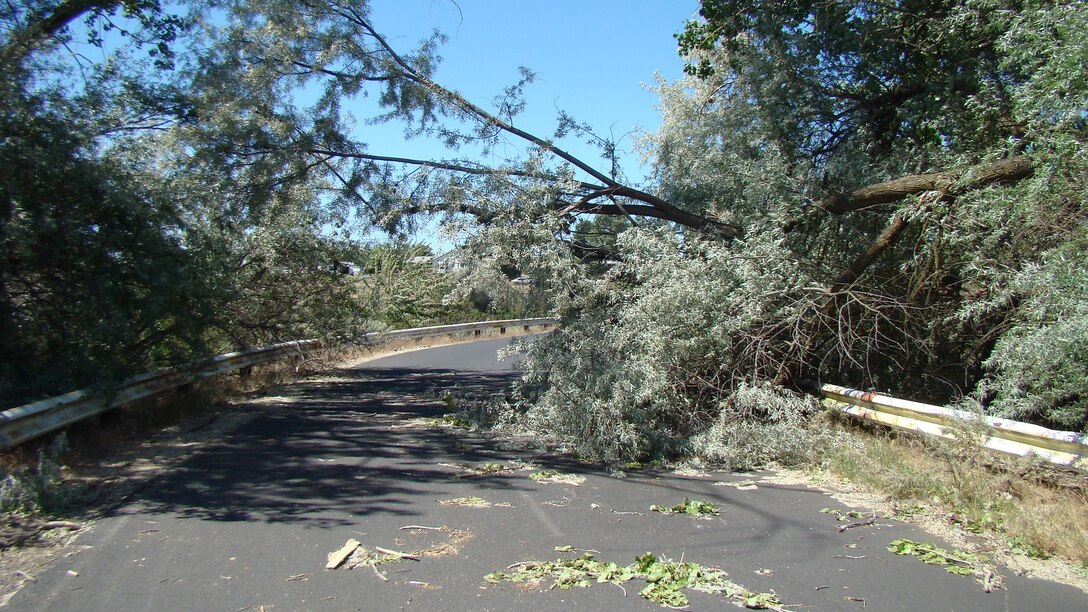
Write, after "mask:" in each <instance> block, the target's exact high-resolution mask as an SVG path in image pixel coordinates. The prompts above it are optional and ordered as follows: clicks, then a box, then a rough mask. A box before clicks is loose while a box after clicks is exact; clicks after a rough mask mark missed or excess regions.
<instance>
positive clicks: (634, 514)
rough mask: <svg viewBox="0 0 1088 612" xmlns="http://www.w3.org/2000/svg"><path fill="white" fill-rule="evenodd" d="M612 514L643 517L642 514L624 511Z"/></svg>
mask: <svg viewBox="0 0 1088 612" xmlns="http://www.w3.org/2000/svg"><path fill="white" fill-rule="evenodd" d="M612 514H629V515H632V516H642V513H641V512H624V511H622V510H613V511H612Z"/></svg>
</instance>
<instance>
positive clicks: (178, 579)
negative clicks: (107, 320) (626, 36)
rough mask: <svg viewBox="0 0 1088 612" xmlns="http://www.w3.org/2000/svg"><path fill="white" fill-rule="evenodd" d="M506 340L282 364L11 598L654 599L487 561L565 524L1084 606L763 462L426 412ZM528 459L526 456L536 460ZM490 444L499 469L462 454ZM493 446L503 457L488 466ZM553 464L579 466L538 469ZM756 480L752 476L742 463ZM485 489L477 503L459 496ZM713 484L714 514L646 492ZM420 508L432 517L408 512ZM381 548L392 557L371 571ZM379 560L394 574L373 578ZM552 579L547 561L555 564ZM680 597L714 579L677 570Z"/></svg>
mask: <svg viewBox="0 0 1088 612" xmlns="http://www.w3.org/2000/svg"><path fill="white" fill-rule="evenodd" d="M502 344H504V341H485V342H477V343H472V344H465V345H457V346H450V347H443V348H437V349H429V350H425V351H415V352H410V353H403V354H400V355H394V356H392V357H388V358H385V359H382V360H378V361H373V362H370V363H367V364H364V365H363V366H361V367H358V368H355V369H351V370H346V371H342V372H339V373H337V375H336V376H332V377H324V378H320V379H315V380H312V381H306V382H301V383H297V384H294V385H291V386H289V387H286V388H284V389H282V390H280V391H277V392H276V393H275V394H274V395H273V396H272V397H269V398H265V399H264V400H261V401H255V402H253V404H252V405H251V406H250V407H249V408H248V409H250V410H253V411H256V412H257V416H256V418H254V419H252V420H250V421H249V422H247V423H246V424H244V425H243V426H241V427H240V428H239V429H237V430H235V431H233V432H231V433H229V434H227V435H226V436H225V437H223V438H222V439H219V440H214V441H212V442H211V443H209V444H207V445H205V446H204V447H202V449H201V450H200V451H198V452H196V453H195V454H194V455H193V456H192V457H190V458H189V459H188V460H187V461H185V462H184V464H182V465H181V466H180V467H179V468H178V469H175V470H171V471H170V472H169V473H167V474H163V475H161V476H159V477H156V478H155V479H153V480H152V481H151V482H150V483H148V484H147V485H145V486H144V487H143V488H142V489H141V490H140V491H139V492H138V493H137V494H136V495H135V496H134V497H133V498H132V499H131V500H130V501H129V502H128V503H126V504H125V505H123V506H121V507H119V508H117V509H116V510H115V511H113V512H112V514H111V515H110V516H108V517H107V518H104V519H102V520H99V521H97V522H96V523H95V524H94V525H92V526H91V528H90V529H89V530H88V531H87V532H86V533H84V534H82V535H81V536H80V537H79V538H78V539H77V540H76V541H75V542H74V544H73V545H72V547H71V549H70V551H69V552H68V554H67V555H64V556H62V557H61V558H60V559H59V560H58V561H57V562H56V563H55V565H54V566H53V567H52V568H51V569H50V570H48V571H47V572H46V573H44V574H42V575H40V576H37V577H36V578H37V581H36V582H34V583H31V584H29V585H28V586H26V587H25V588H24V589H23V590H22V591H20V592H19V593H18V594H17V595H15V597H14V598H13V599H12V600H11V602H10V604H9V605H10V606H11V607H12V608H14V609H17V610H81V611H94V610H102V611H110V612H113V611H118V610H155V611H166V610H200V611H205V610H224V611H241V610H253V611H258V610H265V611H272V610H275V611H276V612H281V611H290V610H397V609H416V608H419V609H425V610H431V611H433V610H601V609H624V610H627V609H630V610H660V609H661V608H660V607H659V606H658V605H656V604H654V603H652V602H649V601H646V600H644V599H642V598H640V597H639V596H638V591H639V590H640V589H641V588H642V584H636V583H634V582H632V583H629V584H628V585H626V587H625V588H620V587H617V586H615V585H612V584H594V585H592V586H590V587H589V588H574V589H570V590H562V589H551V590H547V589H531V588H523V587H521V586H519V585H515V584H509V583H503V584H502V585H486V584H485V583H484V580H483V577H484V576H485V575H486V574H488V573H490V572H493V571H496V570H502V569H504V568H507V567H508V566H511V564H515V563H517V562H524V561H547V560H555V559H557V558H570V557H572V556H576V555H577V551H576V552H575V553H560V552H556V550H555V548H556V547H558V546H571V547H573V548H574V549H590V550H593V551H596V552H595V553H594V554H595V556H596V558H597V559H600V560H603V561H615V562H617V563H619V564H621V565H623V564H627V563H630V562H632V561H633V560H634V558H635V557H636V556H638V555H641V554H643V553H645V552H647V551H652V552H654V553H655V554H657V555H658V556H664V557H668V558H671V559H675V560H680V559H683V560H684V561H692V562H696V563H700V564H702V565H705V566H713V567H717V568H720V569H723V570H725V571H727V572H729V575H730V578H731V579H732V580H734V581H735V582H737V583H740V584H742V585H744V586H746V587H748V588H749V589H753V590H759V591H772V590H773V591H774V592H775V593H777V595H778V596H779V597H780V598H781V600H782V601H784V602H785V603H786V604H787V605H789V606H792V607H794V608H796V609H800V610H860V609H864V610H912V611H914V610H957V611H960V610H1084V609H1088V598H1086V597H1085V595H1084V594H1083V593H1081V592H1080V591H1077V590H1075V589H1073V588H1071V587H1066V586H1061V585H1055V584H1052V583H1046V582H1042V581H1037V580H1031V579H1026V578H1020V577H1017V576H1015V575H1011V574H1010V575H1008V576H1006V578H1005V584H1006V585H1007V590H1005V591H996V592H993V593H984V592H982V590H981V589H980V588H979V586H978V584H977V583H975V582H974V581H973V580H972V579H971V578H969V577H964V576H957V575H953V574H949V573H947V572H945V571H944V570H943V569H942V568H940V567H935V566H929V565H925V564H923V563H921V562H919V561H918V560H917V559H914V558H908V557H901V556H897V555H894V554H892V553H890V552H888V551H887V550H886V547H887V545H888V543H889V542H890V541H891V540H893V539H895V538H900V537H905V538H912V539H915V540H923V541H929V540H931V539H932V538H930V537H929V536H927V535H926V534H924V533H922V532H920V531H918V530H917V529H915V528H913V527H911V526H909V525H904V524H901V523H896V522H895V521H891V520H883V519H882V520H879V521H877V523H876V525H873V526H865V527H858V528H855V529H850V530H847V531H844V532H839V531H838V530H837V529H836V527H837V526H839V525H841V524H842V523H841V522H838V521H836V519H835V517H834V516H832V515H830V514H827V513H821V512H820V510H821V509H822V508H825V507H829V506H830V507H838V508H839V509H841V510H842V511H843V512H845V511H846V510H848V508H845V507H842V505H841V504H837V503H836V502H835V501H834V500H832V499H830V498H829V497H827V496H826V495H825V494H823V493H820V492H818V491H815V490H811V489H807V488H805V487H800V486H784V485H777V484H773V483H768V482H763V481H762V475H760V474H754V475H753V474H721V473H712V474H695V475H687V476H682V475H677V474H675V473H672V472H660V473H658V472H653V471H645V472H643V471H640V472H628V473H627V474H626V477H623V478H619V477H616V476H615V475H611V474H609V472H608V471H606V470H605V469H603V468H600V467H596V466H591V465H583V464H578V463H576V462H573V461H570V460H569V459H568V460H564V459H563V458H561V457H554V456H548V455H546V454H543V453H540V452H538V451H531V450H518V448H517V447H516V445H511V444H508V443H503V442H501V441H497V440H494V439H489V438H487V437H484V436H478V435H475V434H472V433H470V432H467V431H466V430H463V429H459V428H455V427H449V426H442V425H439V424H437V423H435V422H433V421H428V420H426V419H434V418H435V417H441V415H442V414H444V413H445V412H448V408H447V406H446V405H445V403H444V402H443V401H442V400H441V396H440V394H441V392H442V391H443V390H453V391H455V392H456V393H457V394H458V395H459V396H460V397H484V396H487V395H488V394H491V393H496V392H501V391H502V389H504V388H505V386H506V385H507V384H508V383H509V381H510V380H511V377H512V376H513V372H512V367H511V365H510V364H502V363H499V362H498V361H497V360H496V359H495V351H496V350H497V349H498V348H499V347H500V346H501V345H502ZM530 462H531V463H532V464H534V467H531V468H528V469H520V468H521V467H522V466H525V465H526V464H527V463H530ZM486 464H496V465H497V464H501V465H503V466H506V467H507V468H510V469H507V470H505V471H502V472H500V473H497V474H490V475H489V474H480V473H478V472H473V471H471V470H469V469H468V467H471V466H477V467H479V466H484V465H486ZM492 467H494V466H492ZM545 468H549V469H552V470H555V471H557V472H560V473H563V474H573V475H577V476H582V477H584V478H585V482H584V483H582V484H580V485H577V486H576V485H574V484H562V483H548V482H537V481H535V480H532V479H530V478H529V474H531V473H534V472H539V471H540V470H543V469H545ZM744 481H755V483H756V484H755V488H751V487H750V486H740V487H738V486H728V484H727V483H732V484H733V485H737V483H740V482H744ZM465 497H478V498H482V499H483V500H486V501H487V502H489V503H490V504H491V506H490V507H487V508H473V507H464V506H459V505H453V504H449V503H442V502H444V501H445V502H448V501H450V500H453V499H456V498H465ZM685 498H692V499H700V500H707V501H711V502H714V503H716V504H717V505H718V506H719V508H720V509H721V514H720V515H719V516H717V517H714V518H711V519H709V520H697V519H694V518H692V517H689V516H683V515H680V516H666V515H663V514H660V513H657V512H650V506H651V505H654V504H657V505H664V506H672V505H675V504H678V503H680V502H682V501H684V499H685ZM409 525H420V526H426V527H433V528H438V527H441V528H443V529H442V530H436V529H427V530H423V529H409V530H405V529H402V527H405V526H409ZM352 538H354V539H356V540H358V541H359V542H361V543H362V545H363V546H364V547H375V546H378V547H384V548H387V549H393V550H398V551H408V552H420V553H421V557H420V560H419V561H411V560H409V561H404V562H402V563H396V564H389V565H381V566H378V567H377V568H372V567H370V566H367V565H363V566H360V567H358V568H356V569H351V570H349V569H344V568H340V569H334V570H326V569H324V567H325V564H326V560H327V555H328V554H329V553H331V552H333V551H336V550H337V549H339V548H340V547H342V546H343V545H344V544H345V542H346V541H347V540H349V539H352ZM375 569H378V570H380V571H381V572H382V577H379V575H378V572H377V571H375ZM383 578H384V579H383ZM546 584H547V583H545V586H546ZM688 595H689V597H690V606H691V609H696V610H700V609H719V608H722V607H725V606H729V605H730V604H729V603H728V602H726V600H723V599H722V598H721V597H717V596H713V595H709V594H705V593H699V592H688Z"/></svg>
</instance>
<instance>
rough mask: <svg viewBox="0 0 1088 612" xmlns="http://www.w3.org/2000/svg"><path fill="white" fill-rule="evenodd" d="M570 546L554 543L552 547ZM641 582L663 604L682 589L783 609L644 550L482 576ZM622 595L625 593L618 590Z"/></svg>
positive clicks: (710, 571) (535, 584)
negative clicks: (632, 555)
mask: <svg viewBox="0 0 1088 612" xmlns="http://www.w3.org/2000/svg"><path fill="white" fill-rule="evenodd" d="M560 548H562V549H564V550H566V549H568V548H570V547H557V550H558V549H560ZM635 580H638V581H642V582H644V583H645V586H644V587H643V588H642V590H641V591H639V596H641V597H643V598H644V599H647V600H649V601H652V602H654V603H656V604H659V605H661V606H662V607H665V608H674V609H675V608H682V607H684V606H686V605H688V597H687V595H686V594H685V593H684V590H685V589H690V590H693V591H700V592H703V593H709V594H712V595H719V596H721V597H724V598H726V599H728V600H730V601H731V602H732V603H735V604H737V605H741V606H744V607H747V608H753V609H772V610H783V609H784V608H783V604H782V602H781V601H780V600H779V599H778V596H777V595H775V594H774V593H773V592H771V593H759V592H754V591H749V590H748V589H746V588H744V587H743V586H741V585H739V584H737V583H736V582H733V581H732V580H729V578H728V574H727V573H726V572H724V571H722V570H720V569H717V568H713V567H706V566H702V565H698V564H696V563H692V562H683V561H680V562H675V561H670V560H668V559H664V558H658V557H657V556H655V555H654V554H652V553H646V554H644V555H642V556H640V557H637V558H636V559H635V562H634V563H631V564H630V565H623V566H621V565H618V564H616V563H614V562H605V561H598V560H597V559H595V558H594V556H593V554H591V553H585V554H583V555H581V556H580V557H576V558H574V559H557V560H555V561H544V562H538V561H522V562H519V563H514V564H512V565H509V566H507V567H506V568H505V569H504V570H502V571H498V572H492V573H490V574H488V575H486V576H484V582H485V583H487V584H501V583H503V582H511V583H519V584H523V585H525V586H526V587H527V588H529V589H531V590H536V589H544V588H546V589H549V590H550V589H556V588H558V589H564V590H565V589H571V588H575V587H577V588H588V587H590V586H592V585H594V584H605V583H610V584H614V585H616V586H618V587H620V588H621V589H623V585H624V584H626V583H628V582H632V581H635ZM623 591H624V594H626V593H627V590H626V589H623Z"/></svg>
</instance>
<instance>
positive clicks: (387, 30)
mask: <svg viewBox="0 0 1088 612" xmlns="http://www.w3.org/2000/svg"><path fill="white" fill-rule="evenodd" d="M372 9H373V12H372V20H373V23H374V25H375V27H377V28H378V30H379V31H380V32H382V33H383V34H384V35H385V36H386V37H387V38H388V40H389V42H390V44H392V45H393V47H394V48H396V49H397V50H398V51H408V50H410V49H412V48H414V47H415V46H416V43H417V42H418V41H419V40H420V39H422V38H425V37H427V36H428V35H429V34H430V33H431V32H432V31H433V30H435V29H438V30H441V31H442V32H443V33H445V34H446V35H447V36H448V37H449V41H448V42H447V43H446V44H445V45H444V46H443V47H442V48H441V50H440V52H439V53H440V55H441V56H442V57H443V62H442V64H441V65H440V68H439V70H438V73H437V75H436V80H437V81H438V82H439V83H441V84H442V85H444V86H446V87H448V88H451V89H455V90H457V91H458V92H459V93H461V94H462V95H464V96H465V97H467V98H468V99H469V100H470V101H472V102H474V103H477V104H480V105H481V106H484V107H488V106H489V105H488V103H489V102H490V100H491V99H492V98H493V97H494V96H496V95H497V94H499V93H500V92H501V91H502V89H503V88H504V87H506V86H508V85H511V84H513V83H515V82H516V81H517V80H518V77H519V73H518V67H519V66H525V67H527V68H529V69H531V70H532V71H533V72H535V73H536V75H537V80H536V82H535V83H533V84H532V85H531V86H530V87H529V89H528V90H527V92H526V101H527V108H526V111H525V112H524V114H523V115H521V116H519V117H518V118H517V120H516V121H515V123H516V124H517V125H518V127H521V128H522V129H526V130H527V131H530V132H533V133H535V134H537V135H540V136H544V137H548V136H551V134H552V133H553V132H554V129H555V125H556V121H555V118H556V115H557V108H558V109H562V110H565V111H566V112H568V113H569V114H571V115H572V116H574V118H575V119H577V120H578V121H581V122H585V123H589V124H590V125H592V126H593V128H594V130H595V131H596V132H597V133H600V134H604V135H607V134H609V133H610V132H611V133H612V134H614V135H615V136H616V137H620V136H623V135H624V134H627V133H629V132H631V131H632V130H636V129H641V130H645V131H654V130H656V129H657V127H658V126H659V125H660V122H661V120H660V114H659V112H658V111H657V110H656V108H655V105H656V103H657V97H656V96H655V95H654V94H653V93H652V92H650V91H647V89H646V85H647V84H650V83H652V82H653V78H654V74H655V73H660V74H661V75H662V76H664V77H665V78H666V79H668V80H674V79H676V78H679V76H680V75H681V74H682V71H683V63H682V62H681V60H680V58H679V56H678V55H677V53H676V41H675V39H674V38H673V34H674V33H676V32H679V31H680V30H681V29H683V25H684V23H685V21H687V20H688V19H691V18H692V17H693V16H694V15H695V14H696V11H697V9H698V0H550V1H543V0H374V1H373V3H372ZM359 131H360V136H361V137H362V139H363V140H365V141H366V142H368V143H369V145H370V150H371V152H373V153H380V154H386V153H388V154H391V155H405V156H413V157H431V158H434V157H439V158H441V157H454V156H456V154H455V153H450V152H447V151H445V150H443V149H441V148H440V147H437V146H436V145H434V144H433V143H426V142H407V143H406V142H403V138H402V137H401V134H402V132H401V128H400V127H398V126H376V127H375V126H360V127H359ZM620 144H621V147H624V148H628V147H630V144H631V138H630V137H627V138H626V139H624V140H623V141H622V142H621V143H620ZM563 146H564V148H567V149H568V150H571V152H572V153H574V154H575V155H578V156H579V157H583V159H585V160H586V161H588V162H591V163H594V165H595V166H598V167H600V168H601V169H602V170H607V167H606V166H605V164H604V162H603V160H600V157H599V155H598V154H597V153H596V151H595V150H594V149H592V148H590V147H586V146H583V145H581V144H579V143H577V142H564V143H563ZM596 162H600V163H599V164H598V163H596ZM623 169H624V172H625V173H626V174H627V176H628V177H629V178H630V179H633V180H636V181H637V180H639V179H640V178H641V177H642V176H644V174H645V172H644V170H642V169H640V168H639V167H638V159H637V158H636V157H634V156H631V157H629V158H628V159H626V160H625V161H624V164H623Z"/></svg>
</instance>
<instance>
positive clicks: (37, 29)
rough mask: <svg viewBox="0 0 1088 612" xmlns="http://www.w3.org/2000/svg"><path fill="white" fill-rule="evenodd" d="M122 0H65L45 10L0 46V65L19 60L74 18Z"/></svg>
mask: <svg viewBox="0 0 1088 612" xmlns="http://www.w3.org/2000/svg"><path fill="white" fill-rule="evenodd" d="M120 4H121V0H65V1H64V2H61V3H60V4H57V5H56V6H54V7H53V9H52V11H51V12H49V13H48V14H45V15H42V16H41V17H40V18H39V19H37V20H32V21H31V22H30V23H28V24H26V27H25V28H23V30H22V31H20V32H17V33H16V34H15V35H13V36H12V37H11V38H10V39H9V41H8V43H7V44H6V45H4V47H3V48H2V49H0V66H3V67H4V68H6V69H10V68H11V67H12V66H14V65H15V64H17V63H19V62H21V61H22V60H23V58H25V57H26V56H27V55H28V54H29V53H30V52H31V51H33V50H34V48H35V47H37V46H39V45H41V44H42V43H43V42H45V41H46V40H47V39H49V38H52V37H54V36H56V35H57V33H58V32H60V31H61V30H62V29H64V28H66V27H68V25H70V24H71V23H72V22H73V21H75V20H76V19H79V18H80V17H82V16H83V15H86V14H87V13H90V12H92V11H107V10H110V9H113V8H116V7H117V6H118V5H120Z"/></svg>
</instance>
